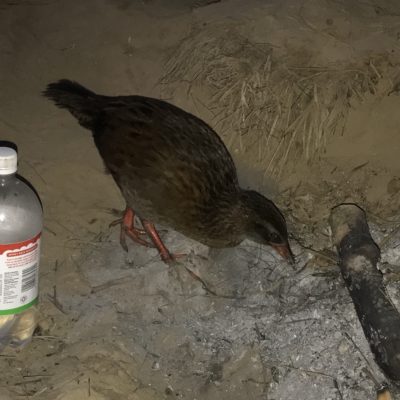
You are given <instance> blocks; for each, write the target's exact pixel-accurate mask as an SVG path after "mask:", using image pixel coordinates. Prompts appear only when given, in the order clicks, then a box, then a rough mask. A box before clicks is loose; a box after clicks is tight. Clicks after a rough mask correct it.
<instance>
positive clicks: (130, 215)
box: [109, 207, 154, 251]
mask: <svg viewBox="0 0 400 400" xmlns="http://www.w3.org/2000/svg"><path fill="white" fill-rule="evenodd" d="M118 224H120V225H121V232H120V238H119V242H120V244H121V247H122V248H123V249H124V250H125V251H128V246H127V244H126V236H128V237H129V238H130V239H131V240H132V241H134V242H136V243H139V244H140V245H142V246H146V247H154V246H153V244H152V243H150V242H148V241H147V240H144V239H143V238H141V235H147V232H146V231H145V230H144V229H139V228H136V227H135V212H134V211H133V210H132V209H131V208H129V207H127V208H126V210H125V213H124V216H123V217H122V218H120V219H117V220H116V221H113V222H111V224H110V225H109V226H110V227H112V226H115V225H118Z"/></svg>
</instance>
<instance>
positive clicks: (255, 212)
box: [242, 190, 294, 264]
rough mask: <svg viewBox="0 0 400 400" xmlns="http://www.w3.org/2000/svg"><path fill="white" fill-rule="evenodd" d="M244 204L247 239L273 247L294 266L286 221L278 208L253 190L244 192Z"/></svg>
mask: <svg viewBox="0 0 400 400" xmlns="http://www.w3.org/2000/svg"><path fill="white" fill-rule="evenodd" d="M242 203H243V205H244V212H245V213H246V217H247V223H246V237H247V238H249V239H250V240H253V241H255V242H256V243H261V244H264V245H265V244H267V245H269V246H271V247H273V248H274V249H275V250H276V251H277V252H278V253H279V254H280V255H281V256H282V257H283V258H284V259H286V260H287V261H289V262H290V263H291V264H294V256H293V253H292V251H291V249H290V246H289V240H288V232H287V227H286V221H285V218H284V217H283V215H282V213H281V212H280V211H279V209H278V207H276V205H275V204H274V203H273V202H272V201H271V200H268V199H267V198H265V197H264V196H262V195H261V194H260V193H258V192H255V191H252V190H244V191H243V192H242Z"/></svg>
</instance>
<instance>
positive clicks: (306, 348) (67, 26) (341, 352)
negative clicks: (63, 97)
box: [0, 0, 400, 400]
mask: <svg viewBox="0 0 400 400" xmlns="http://www.w3.org/2000/svg"><path fill="white" fill-rule="evenodd" d="M166 4H167V2H165V1H161V0H158V1H156V0H154V1H153V0H147V1H133V0H132V1H130V0H103V1H97V0H88V1H85V2H73V3H72V2H69V1H65V0H43V1H39V0H37V1H33V0H32V1H31V0H24V1H7V2H2V3H1V4H0V26H1V28H0V49H1V58H0V80H1V88H2V90H1V91H0V104H1V109H0V129H1V132H2V136H1V138H2V139H7V140H11V141H13V142H15V143H17V144H18V147H19V155H20V173H21V174H22V175H23V176H24V177H26V178H27V179H29V180H30V181H31V182H32V184H33V185H34V186H35V188H36V189H37V191H38V192H39V193H40V196H41V199H42V201H43V204H44V209H45V229H44V240H43V256H42V266H41V281H40V282H41V283H40V286H41V302H40V312H41V320H40V329H39V330H38V332H37V334H36V336H35V337H34V339H33V341H32V343H31V344H30V345H29V346H28V347H27V348H25V349H24V350H23V351H22V352H20V353H14V352H12V351H9V352H6V353H4V354H2V355H1V358H0V376H1V377H2V378H0V398H1V399H2V400H3V399H4V400H8V399H12V400H14V399H22V398H29V399H31V398H32V399H41V400H42V399H43V400H54V399H57V400H81V399H82V400H83V399H89V398H90V399H92V398H93V399H99V400H100V399H104V400H114V399H115V400H119V399H135V400H136V399H140V400H144V399H164V398H172V397H176V398H186V399H216V398H219V399H244V398H246V399H271V400H272V399H275V400H278V399H293V398H297V399H301V400H302V399H304V400H305V399H307V400H311V399H335V400H336V399H337V400H340V399H360V400H361V399H363V400H364V399H373V398H375V391H376V389H377V386H379V384H381V383H382V382H383V381H384V380H385V379H384V377H383V376H382V375H381V373H380V372H379V370H378V368H377V366H376V365H375V363H374V361H373V358H372V356H371V354H370V352H369V349H368V345H367V344H366V342H365V339H364V337H363V334H362V331H361V327H360V325H359V323H358V321H357V317H356V315H355V313H354V310H353V308H352V304H351V299H350V298H349V296H348V294H347V291H346V289H345V287H344V283H343V281H342V280H341V277H340V274H339V271H338V269H337V267H336V266H335V262H334V261H333V260H332V259H329V257H328V258H327V257H326V256H321V255H318V254H317V253H316V252H315V251H309V250H306V249H305V247H309V246H311V247H312V248H313V249H314V250H318V251H319V250H321V251H322V250H324V249H330V248H331V245H330V241H329V234H328V230H327V217H328V215H329V209H330V207H331V206H333V205H335V204H337V203H340V202H343V201H348V200H352V201H356V202H357V203H359V204H360V205H362V206H363V207H364V208H365V209H366V210H367V212H368V217H369V220H370V222H371V223H372V226H373V233H374V237H375V238H376V240H377V242H378V243H380V242H381V241H382V240H384V246H383V247H382V250H383V257H384V260H385V261H387V262H388V263H389V264H390V265H391V270H392V272H393V273H392V275H391V276H393V277H394V278H395V277H396V275H398V274H399V272H400V271H399V265H400V255H399V252H398V251H397V250H398V247H396V246H399V243H400V237H399V234H398V229H397V227H398V224H399V222H398V221H399V215H398V208H399V194H400V163H399V162H398V154H399V152H400V138H399V128H398V127H399V126H400V113H399V112H398V110H400V97H399V92H398V91H399V88H398V85H397V84H398V83H399V81H398V80H399V79H400V75H398V65H399V58H400V45H399V43H400V42H399V35H400V34H399V32H400V6H399V5H398V4H397V2H396V1H394V0H393V1H389V0H388V1H380V2H373V1H365V2H357V1H346V2H345V1H328V0H327V1H322V2H321V1H306V2H303V3H301V4H299V3H298V2H297V1H294V0H293V1H289V0H286V1H269V2H263V1H246V2H244V1H237V0H225V1H220V2H211V1H201V0H198V1H189V0H186V1H185V0H174V1H168V5H166ZM214 32H215V34H216V35H217V34H219V35H226V34H228V36H229V37H231V38H233V39H232V42H233V41H234V39H235V38H236V37H238V35H240V37H245V38H247V40H248V41H249V42H251V43H268V46H269V48H273V49H274V52H275V53H274V54H276V64H279V63H280V62H282V63H283V62H287V63H289V64H290V65H292V66H296V67H300V68H303V67H307V68H311V67H315V66H318V67H321V66H323V67H324V68H325V69H326V68H329V69H332V70H340V69H345V70H348V69H350V68H364V67H365V68H368V71H370V73H371V74H372V75H373V78H374V89H373V90H370V91H365V92H364V93H361V94H360V96H359V98H357V96H355V97H352V98H351V99H350V100H349V102H350V103H351V104H350V111H349V113H348V114H346V115H345V117H343V120H344V130H343V131H341V132H339V133H337V134H335V135H332V136H329V137H327V138H326V141H325V143H324V146H323V147H321V148H320V151H317V152H316V154H315V157H313V158H312V159H311V160H308V161H307V160H306V159H305V158H304V157H303V155H302V152H301V151H300V150H299V151H297V152H296V151H294V152H293V154H292V155H291V156H290V157H289V158H288V159H287V160H286V161H285V165H284V168H283V171H282V172H281V174H280V176H279V179H277V177H276V176H274V174H272V173H271V176H269V175H268V174H267V176H265V171H266V170H267V167H268V166H269V165H270V164H269V163H270V161H271V157H265V158H261V159H260V160H261V161H260V160H259V159H258V158H257V157H256V152H257V151H258V150H256V149H255V148H254V147H251V146H250V143H251V142H252V139H253V136H251V134H250V135H247V136H244V137H243V139H242V141H243V142H244V144H243V143H242V146H238V145H237V143H236V142H235V141H233V140H231V138H232V137H233V134H232V132H231V131H229V130H228V131H226V130H224V132H223V134H222V133H221V136H222V137H223V139H224V140H225V141H226V143H228V144H230V149H231V150H232V152H233V154H234V157H235V160H236V162H237V165H238V168H239V175H240V179H241V181H242V182H243V185H246V186H252V187H255V188H257V189H259V190H260V191H262V192H264V193H266V194H269V195H271V196H272V197H273V198H274V199H276V201H277V202H278V204H279V205H281V206H282V208H283V209H284V210H285V213H286V214H287V216H288V221H289V225H290V228H291V232H292V233H293V235H294V238H295V239H296V240H295V239H294V240H293V247H294V250H295V253H296V254H297V255H298V264H297V266H296V269H295V270H293V269H291V267H290V266H288V265H286V264H285V263H282V262H281V261H280V260H279V259H278V258H276V257H275V255H274V254H272V253H271V252H270V251H269V250H268V249H266V248H259V247H257V246H256V245H255V244H253V243H250V242H248V243H247V242H246V243H244V244H243V245H241V246H239V247H238V248H237V249H234V250H224V251H218V252H216V251H209V249H207V248H204V247H203V246H200V245H199V244H197V243H194V242H191V241H189V240H188V239H185V238H183V237H181V236H179V235H178V234H176V233H174V232H168V233H166V234H165V237H166V241H167V243H169V244H170V245H171V248H173V249H177V250H179V251H181V250H184V251H188V252H191V256H190V257H189V259H188V260H187V261H186V263H185V265H181V266H178V267H177V268H176V269H168V268H167V267H166V266H165V265H163V264H162V263H161V262H159V261H158V258H157V255H156V253H155V252H154V251H153V250H146V249H142V248H138V247H137V246H135V245H133V244H132V245H131V246H130V251H129V253H128V254H125V253H124V252H123V251H122V249H121V248H120V247H119V246H118V232H117V230H116V229H111V230H110V229H109V228H108V224H109V223H110V222H111V221H112V220H113V219H115V215H113V211H112V210H113V209H118V210H122V209H123V208H124V202H123V199H122V197H121V195H120V193H119V191H118V189H117V188H116V186H115V184H114V183H113V181H112V179H111V177H110V176H109V175H107V174H105V172H104V168H103V165H102V162H101V160H100V157H99V155H98V154H97V152H96V149H95V147H94V145H93V143H92V140H91V137H90V134H89V132H87V131H85V130H83V129H82V128H80V127H79V126H78V125H77V123H76V121H75V120H74V119H73V118H72V117H71V116H70V115H69V114H68V113H66V112H63V111H61V110H58V109H56V108H55V107H54V106H53V105H52V104H50V103H49V102H47V101H46V100H45V99H44V98H42V97H41V96H40V92H41V91H42V90H43V89H44V87H45V85H46V84H47V83H49V82H51V81H54V80H57V79H60V78H69V79H75V80H77V81H79V82H81V83H82V84H84V85H86V86H88V87H90V88H91V89H93V90H95V91H97V92H100V93H104V94H110V95H113V94H115V95H117V94H134V93H136V94H142V95H148V96H153V97H161V98H166V99H168V100H170V101H172V102H174V103H175V104H177V105H179V106H181V107H184V108H185V109H187V110H189V111H192V112H194V113H196V114H197V115H199V116H200V117H202V118H204V119H205V120H206V121H207V122H209V123H210V124H211V125H212V126H216V125H217V122H216V120H214V119H213V115H212V112H211V111H210V109H212V105H213V104H212V102H213V98H212V97H211V92H210V90H209V88H208V87H207V86H206V85H197V86H196V85H195V84H193V85H190V89H191V90H190V95H189V91H188V90H187V88H188V83H187V82H185V81H183V80H181V81H177V82H168V84H167V85H165V84H160V81H161V80H162V78H163V77H164V78H165V74H166V73H168V72H169V69H168V68H169V65H171V57H174V56H173V55H174V54H179V51H180V49H181V48H182V43H183V41H184V40H185V39H187V38H188V37H190V38H194V39H193V40H194V43H195V40H196V38H198V37H204V36H202V35H204V33H205V34H209V35H211V36H212V35H214ZM193 48H195V47H193ZM235 51H236V50H235ZM240 51H241V50H240V49H239V50H238V51H236V53H235V52H233V53H232V54H234V55H233V57H237V58H240V57H242V56H243V54H241V53H240ZM171 55H172V56H171ZM317 72H318V73H319V72H320V70H318V71H317ZM193 95H194V96H193ZM196 99H197V100H196ZM201 104H203V105H204V106H201ZM216 129H218V126H216ZM258 148H259V147H258ZM256 159H257V160H258V162H255V161H254V160H256ZM396 221H397V222H396ZM396 232H397V233H396ZM396 249H397V250H396ZM324 254H326V253H324ZM185 266H186V267H188V268H192V269H194V270H196V271H197V272H198V273H199V274H200V275H201V276H202V278H203V279H204V280H205V281H206V282H207V283H208V284H209V285H210V287H212V288H213V290H215V292H216V293H217V295H216V296H213V295H210V294H209V293H207V292H206V291H205V290H204V288H202V286H201V285H200V284H199V282H197V281H194V280H193V279H192V278H190V276H189V274H188V273H187V271H186V270H185ZM395 280H396V279H394V280H393V281H390V283H389V286H390V290H391V293H392V295H393V300H394V301H395V302H396V301H399V299H400V296H399V285H398V284H397V283H396V282H395ZM54 288H56V293H57V301H58V303H57V304H58V305H59V307H56V306H55V304H54V301H53V300H52V298H51V296H53V295H54ZM397 304H398V303H397ZM393 390H394V392H395V389H393Z"/></svg>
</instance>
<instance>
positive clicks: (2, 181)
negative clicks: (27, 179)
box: [0, 172, 16, 186]
mask: <svg viewBox="0 0 400 400" xmlns="http://www.w3.org/2000/svg"><path fill="white" fill-rule="evenodd" d="M15 175H16V172H14V173H12V174H7V175H0V186H4V185H6V184H7V183H8V182H10V181H12V180H14V179H15Z"/></svg>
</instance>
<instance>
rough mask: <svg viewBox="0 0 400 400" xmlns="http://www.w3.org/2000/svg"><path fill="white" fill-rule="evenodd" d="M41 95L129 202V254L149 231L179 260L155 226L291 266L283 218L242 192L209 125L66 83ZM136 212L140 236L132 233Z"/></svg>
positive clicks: (167, 256)
mask: <svg viewBox="0 0 400 400" xmlns="http://www.w3.org/2000/svg"><path fill="white" fill-rule="evenodd" d="M43 94H44V96H46V97H48V98H49V99H51V100H53V101H54V102H55V104H56V105H57V106H58V107H60V108H66V109H67V110H68V111H70V112H71V114H72V115H73V116H74V117H76V118H77V120H78V122H79V123H80V125H82V126H83V127H84V128H87V129H89V130H91V131H92V133H93V138H94V142H95V144H96V146H97V148H98V150H99V152H100V155H101V157H102V158H103V160H104V163H105V165H106V168H107V169H108V170H109V171H110V172H111V174H112V176H113V177H114V179H115V181H116V183H117V185H118V186H119V188H120V190H121V192H122V195H123V196H124V198H125V200H126V204H127V208H126V211H125V214H124V218H123V219H122V227H121V245H122V246H123V247H124V248H125V249H126V244H125V235H128V236H129V237H130V238H131V239H132V240H134V241H136V242H138V243H141V244H143V245H149V243H148V242H147V241H146V240H145V239H143V237H142V235H143V234H146V233H147V235H148V236H149V237H150V239H151V241H152V242H153V243H154V245H155V246H156V247H157V249H158V250H159V252H160V255H161V257H162V259H163V260H164V261H165V262H170V261H172V260H174V255H173V254H171V253H170V252H169V251H168V250H167V248H166V247H165V246H164V244H163V242H162V241H161V239H160V237H159V235H158V233H157V231H156V229H155V227H154V225H153V223H157V224H162V225H165V226H167V227H170V228H172V229H174V230H176V231H178V232H181V233H183V234H184V235H186V236H187V237H190V238H193V239H195V240H197V241H199V242H201V243H203V244H205V245H207V246H209V247H232V246H236V245H238V244H239V243H240V242H242V241H243V240H244V239H245V238H249V239H251V240H253V241H255V242H258V243H262V244H268V245H270V246H272V247H273V248H275V249H276V250H277V251H278V253H279V254H280V255H281V256H283V257H284V258H286V259H288V260H289V261H291V262H293V255H292V252H291V250H290V247H289V243H288V233H287V228H286V223H285V219H284V217H283V215H282V214H281V212H280V211H279V210H278V208H277V207H276V206H275V205H274V203H273V202H272V201H270V200H268V199H266V198H265V197H264V196H262V195H261V194H259V193H257V192H255V191H251V190H243V189H241V188H240V186H239V183H238V178H237V174H236V168H235V165H234V163H233V160H232V157H231V155H230V154H229V152H228V150H227V148H226V147H225V145H224V144H223V142H222V140H221V139H220V138H219V137H218V135H217V134H216V133H215V132H214V131H213V130H212V129H211V128H210V127H209V126H208V125H207V124H206V123H205V122H203V121H202V120H200V119H199V118H197V117H195V116H194V115H192V114H189V113H187V112H185V111H183V110H181V109H180V108H178V107H175V106H173V105H172V104H169V103H167V102H165V101H161V100H157V99H152V98H147V97H142V96H116V97H110V96H102V95H97V94H95V93H93V92H92V91H90V90H88V89H86V88H84V87H83V86H81V85H79V84H78V83H76V82H72V81H69V80H60V81H58V82H56V83H51V84H49V85H48V86H47V89H46V90H45V91H44V92H43ZM135 214H136V215H137V216H138V217H139V219H140V221H141V223H142V226H143V230H142V229H137V228H135V226H134V219H135ZM150 221H151V222H150Z"/></svg>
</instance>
